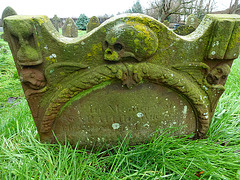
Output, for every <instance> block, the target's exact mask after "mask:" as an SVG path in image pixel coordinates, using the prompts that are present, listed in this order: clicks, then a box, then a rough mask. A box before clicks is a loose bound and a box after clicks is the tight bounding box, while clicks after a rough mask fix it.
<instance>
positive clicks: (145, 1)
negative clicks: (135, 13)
mask: <svg viewBox="0 0 240 180" xmlns="http://www.w3.org/2000/svg"><path fill="white" fill-rule="evenodd" d="M151 1H152V0H140V3H141V5H142V7H143V8H148V7H149V3H150V2H151ZM230 1H231V0H215V2H216V10H224V9H226V8H228V7H229V4H230ZM135 2H136V0H117V1H116V0H38V1H36V0H0V17H1V14H2V12H3V10H4V9H5V7H7V6H11V7H12V8H13V9H14V10H15V11H16V12H17V14H18V15H47V16H48V17H49V18H52V17H53V16H54V15H55V14H56V15H57V16H58V17H79V15H80V14H85V15H86V16H88V17H92V16H99V15H104V14H108V15H112V14H113V15H116V14H117V13H118V12H124V11H126V10H128V9H129V8H131V7H132V5H133V4H134V3H135Z"/></svg>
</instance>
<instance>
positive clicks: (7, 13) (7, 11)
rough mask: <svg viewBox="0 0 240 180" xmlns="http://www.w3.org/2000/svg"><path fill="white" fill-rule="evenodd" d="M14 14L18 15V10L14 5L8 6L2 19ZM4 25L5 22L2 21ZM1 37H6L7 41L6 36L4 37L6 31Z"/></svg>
mask: <svg viewBox="0 0 240 180" xmlns="http://www.w3.org/2000/svg"><path fill="white" fill-rule="evenodd" d="M13 15H17V13H16V11H15V10H14V9H13V8H12V7H10V6H8V7H6V8H5V9H4V10H3V12H2V19H1V20H2V21H3V19H4V18H5V17H8V16H13ZM2 26H3V23H2ZM1 38H2V39H4V41H7V39H6V37H4V33H3V34H2V35H1Z"/></svg>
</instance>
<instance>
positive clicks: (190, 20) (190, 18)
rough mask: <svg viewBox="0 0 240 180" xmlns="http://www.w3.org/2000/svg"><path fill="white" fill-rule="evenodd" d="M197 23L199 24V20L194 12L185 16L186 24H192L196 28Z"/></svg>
mask: <svg viewBox="0 0 240 180" xmlns="http://www.w3.org/2000/svg"><path fill="white" fill-rule="evenodd" d="M199 24H200V20H199V19H198V18H197V16H195V15H194V14H191V15H189V16H188V17H187V20H186V25H188V26H192V27H194V28H195V29H196V28H197V27H198V25H199Z"/></svg>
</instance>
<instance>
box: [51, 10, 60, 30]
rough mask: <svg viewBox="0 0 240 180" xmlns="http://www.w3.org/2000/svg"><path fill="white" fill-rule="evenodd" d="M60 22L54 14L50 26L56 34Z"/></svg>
mask: <svg viewBox="0 0 240 180" xmlns="http://www.w3.org/2000/svg"><path fill="white" fill-rule="evenodd" d="M60 22H61V20H60V18H59V17H57V15H56V14H55V15H54V16H53V18H52V24H53V26H54V27H55V29H56V30H57V31H58V32H59V23H60Z"/></svg>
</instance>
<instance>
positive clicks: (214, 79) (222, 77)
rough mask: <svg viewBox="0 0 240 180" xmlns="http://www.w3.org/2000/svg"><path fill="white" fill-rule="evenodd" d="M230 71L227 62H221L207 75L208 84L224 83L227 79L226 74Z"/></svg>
mask: <svg viewBox="0 0 240 180" xmlns="http://www.w3.org/2000/svg"><path fill="white" fill-rule="evenodd" d="M229 73H230V67H229V65H228V64H221V65H219V66H217V67H215V68H213V69H212V71H211V72H210V73H209V74H208V76H207V81H208V83H209V84H213V85H216V84H222V85H224V84H225V83H226V80H227V76H228V74H229Z"/></svg>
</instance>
